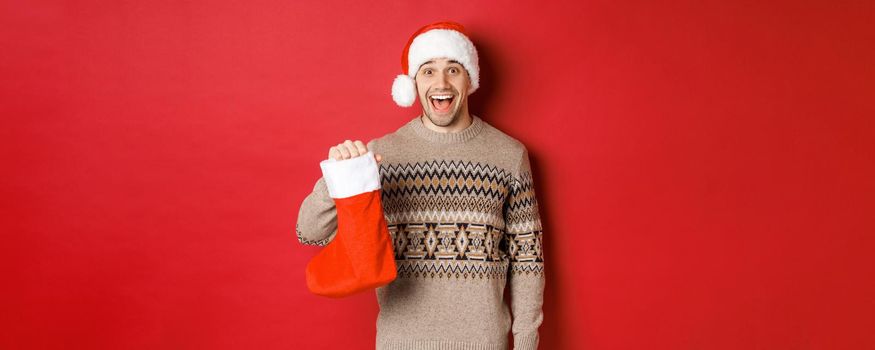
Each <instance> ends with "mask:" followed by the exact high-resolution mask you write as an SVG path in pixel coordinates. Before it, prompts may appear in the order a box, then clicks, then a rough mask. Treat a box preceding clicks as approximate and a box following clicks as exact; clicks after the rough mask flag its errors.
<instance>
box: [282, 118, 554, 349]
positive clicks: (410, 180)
mask: <svg viewBox="0 0 875 350" xmlns="http://www.w3.org/2000/svg"><path fill="white" fill-rule="evenodd" d="M472 119H473V120H472V123H471V124H470V125H469V126H468V127H467V128H466V129H464V130H462V131H459V132H453V133H440V132H437V131H434V130H431V129H428V128H427V127H425V125H423V124H422V121H421V120H420V117H415V118H413V119H412V120H410V121H409V122H407V123H406V124H404V125H403V126H401V127H400V128H398V129H397V130H396V131H394V132H392V133H389V134H387V135H385V136H383V137H380V138H377V139H374V140H371V141H370V142H368V144H367V147H368V150H369V151H372V152H373V153H374V154H380V155H382V161H381V163H380V164H379V173H380V183H381V185H380V186H381V199H382V208H383V214H384V216H385V218H386V222H387V224H388V229H389V232H390V235H391V239H392V244H393V248H394V256H395V263H396V268H397V277H396V279H395V280H394V281H392V282H391V283H389V284H387V285H384V286H381V287H379V288H376V289H375V291H376V297H377V302H378V304H379V308H380V311H379V315H378V317H377V322H376V349H378V350H398V349H405V350H407V349H413V350H420V349H441V350H474V349H476V350H506V349H507V348H508V345H509V344H508V335H509V334H512V338H513V348H514V349H537V347H538V342H539V336H538V328H539V327H540V325H541V323H542V321H543V311H542V305H543V294H544V284H545V283H544V282H545V274H544V253H543V250H542V241H543V238H542V235H543V231H542V228H541V220H540V215H539V211H538V202H537V199H536V197H535V191H534V187H533V181H532V173H531V168H530V163H529V156H528V151H527V149H526V147H525V146H524V145H523V144H522V143H521V142H519V141H518V140H516V139H514V138H512V137H510V136H508V135H507V134H505V133H503V132H501V131H500V130H498V129H496V128H495V127H493V126H491V125H490V124H488V123H486V122H485V121H483V120H482V119H481V118H479V117H477V116H472ZM296 232H297V237H298V240H299V242H300V243H302V244H307V245H317V246H325V245H327V244H328V243H329V242H331V241H332V240H333V239H334V237H335V235H336V233H337V214H336V208H335V203H334V201H333V200H332V198H331V196H330V195H329V192H328V187H327V185H326V182H325V178H324V176H323V177H322V178H320V179H319V180H317V181H316V184H315V186H314V188H313V191H312V192H311V193H310V194H309V195H307V197H306V198H305V199H304V201H303V203H302V204H301V207H300V210H299V213H298V220H297V223H296ZM505 289H509V290H508V292H509V293H507V294H509V300H505Z"/></svg>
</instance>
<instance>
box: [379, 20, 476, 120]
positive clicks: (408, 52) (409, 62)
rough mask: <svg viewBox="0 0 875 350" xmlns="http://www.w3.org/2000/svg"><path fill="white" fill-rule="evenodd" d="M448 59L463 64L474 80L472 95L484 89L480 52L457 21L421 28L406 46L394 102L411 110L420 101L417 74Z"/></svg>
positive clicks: (395, 85) (394, 85)
mask: <svg viewBox="0 0 875 350" xmlns="http://www.w3.org/2000/svg"><path fill="white" fill-rule="evenodd" d="M439 57H445V58H448V59H451V60H456V61H457V62H459V63H461V64H462V66H463V67H465V69H466V70H467V71H468V76H469V77H470V78H471V89H470V90H468V94H469V95H470V94H471V93H472V92H474V91H475V90H477V88H478V87H479V86H480V68H479V67H478V65H477V49H475V48H474V44H473V43H472V42H471V40H470V39H468V36H467V34H466V32H465V28H464V27H462V25H461V24H458V23H455V22H437V23H432V24H429V25H426V26H424V27H422V28H419V30H417V31H416V32H415V33H413V36H411V37H410V39H409V40H408V41H407V45H405V46H404V51H403V52H402V54H401V71H402V72H403V73H404V74H400V75H398V76H397V77H395V81H394V82H393V83H392V99H393V100H395V103H397V104H398V105H399V106H401V107H410V106H412V105H413V102H415V101H416V82H415V81H414V80H413V78H414V77H416V72H417V71H419V66H421V65H422V64H423V63H425V62H428V61H429V60H431V59H434V58H439Z"/></svg>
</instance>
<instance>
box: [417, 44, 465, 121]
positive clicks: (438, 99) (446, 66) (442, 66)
mask: <svg viewBox="0 0 875 350" xmlns="http://www.w3.org/2000/svg"><path fill="white" fill-rule="evenodd" d="M415 80H416V91H417V94H418V95H419V102H420V103H422V111H423V112H424V113H425V115H426V116H427V117H428V118H429V120H431V122H432V123H433V124H434V125H437V126H447V125H450V124H452V123H453V122H454V121H455V120H456V119H457V118H459V115H460V112H462V111H466V110H467V107H468V90H469V89H470V88H471V79H470V78H469V77H468V71H466V70H465V67H463V66H462V65H461V64H460V63H459V62H456V61H453V60H449V59H446V58H436V59H433V60H431V61H428V62H425V63H424V64H423V65H422V66H420V67H419V70H418V71H417V72H416V79H415ZM463 108H464V109H463Z"/></svg>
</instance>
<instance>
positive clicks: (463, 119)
mask: <svg viewBox="0 0 875 350" xmlns="http://www.w3.org/2000/svg"><path fill="white" fill-rule="evenodd" d="M419 120H420V121H422V125H424V126H425V127H426V128H428V129H429V130H433V131H436V132H440V133H452V132H459V131H462V130H465V128H467V127H468V126H469V125H471V123H472V122H473V121H474V118H472V117H471V114H469V113H468V109H467V108H463V109H462V110H461V111H460V113H459V117H458V118H456V120H453V122H452V123H450V124H449V125H447V126H439V125H435V124H434V123H432V122H431V119H429V118H428V117H427V116H426V115H425V113H422V114H420V115H419Z"/></svg>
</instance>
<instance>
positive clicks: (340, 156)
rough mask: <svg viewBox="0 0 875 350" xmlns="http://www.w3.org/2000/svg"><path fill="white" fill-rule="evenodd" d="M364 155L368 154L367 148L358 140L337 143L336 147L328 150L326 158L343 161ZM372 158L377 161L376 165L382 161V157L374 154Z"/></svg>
mask: <svg viewBox="0 0 875 350" xmlns="http://www.w3.org/2000/svg"><path fill="white" fill-rule="evenodd" d="M365 153H368V147H367V146H365V144H364V143H363V142H361V141H359V140H355V141H350V140H346V141H343V142H341V143H338V144H337V146H334V147H331V148H330V149H329V150H328V158H334V159H335V160H344V159H350V158H353V157H358V156H361V155H364V154H365ZM374 158H375V159H376V160H377V163H379V162H380V161H382V160H383V157H382V156H381V155H379V154H374Z"/></svg>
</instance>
